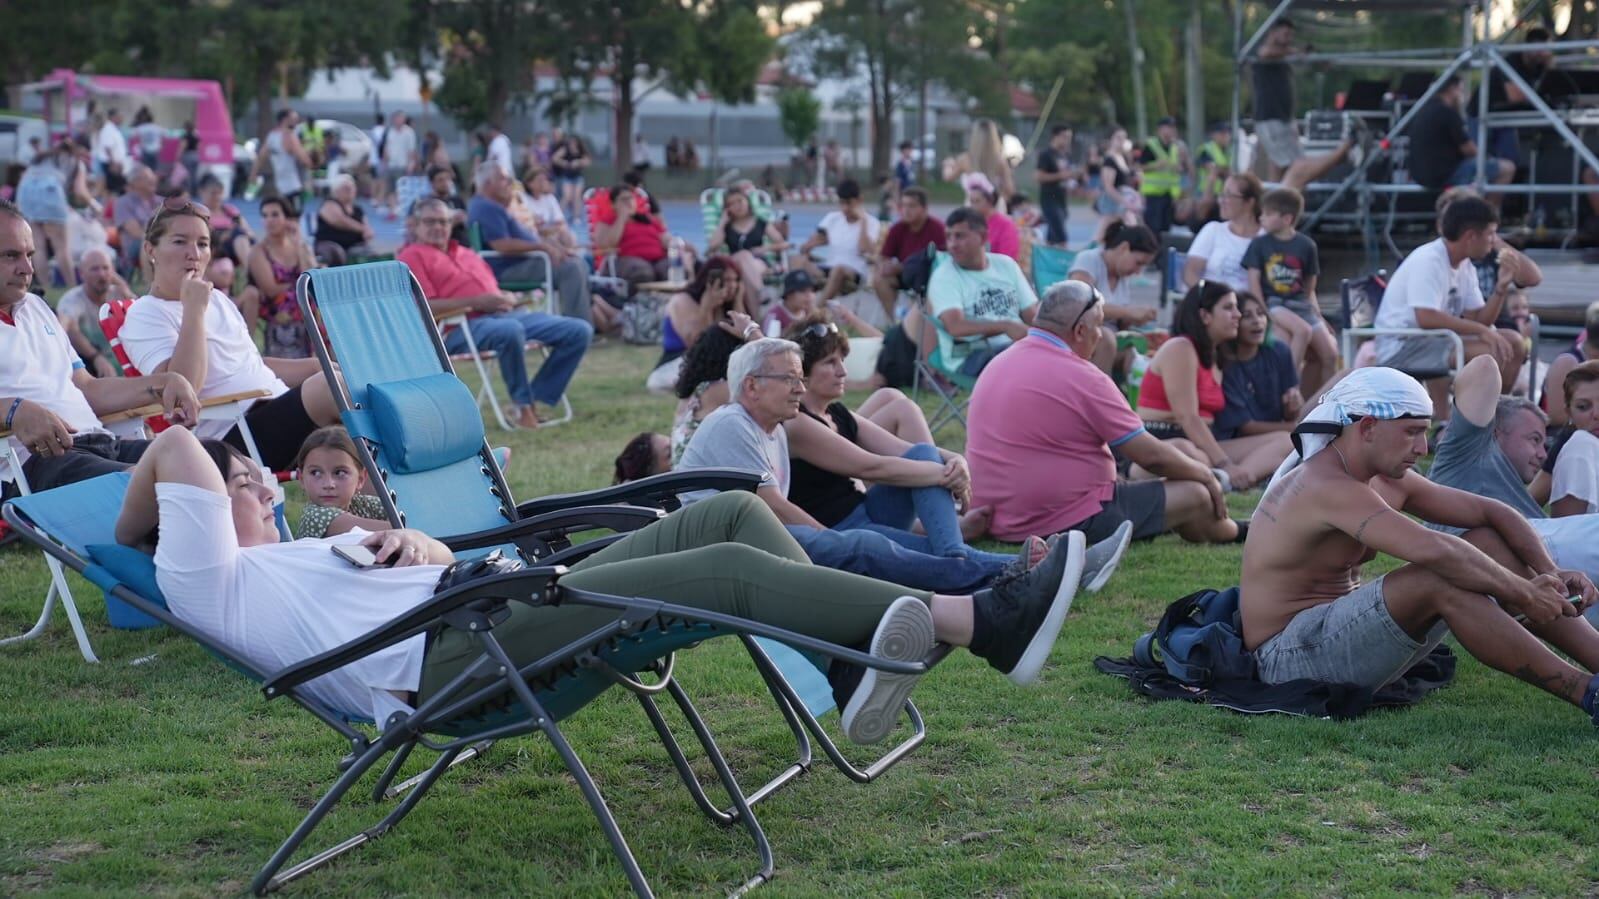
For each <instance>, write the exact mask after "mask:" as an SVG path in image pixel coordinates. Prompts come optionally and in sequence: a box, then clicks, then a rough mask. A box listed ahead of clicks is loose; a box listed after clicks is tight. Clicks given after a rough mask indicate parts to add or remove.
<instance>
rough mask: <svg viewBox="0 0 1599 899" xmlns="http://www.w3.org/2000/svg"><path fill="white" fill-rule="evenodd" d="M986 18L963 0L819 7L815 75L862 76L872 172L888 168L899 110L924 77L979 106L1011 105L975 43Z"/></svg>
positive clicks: (846, 0) (809, 41)
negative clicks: (869, 127)
mask: <svg viewBox="0 0 1599 899" xmlns="http://www.w3.org/2000/svg"><path fill="white" fill-rule="evenodd" d="M984 21H985V20H984V17H983V13H982V11H981V10H980V9H979V8H977V7H975V6H974V5H972V4H967V3H963V2H960V0H825V2H823V3H822V4H821V10H820V11H819V12H818V13H817V16H816V19H815V22H814V23H813V27H812V29H811V31H810V33H809V34H807V35H805V40H804V44H805V49H806V50H807V51H808V52H809V55H810V58H811V60H812V62H813V65H814V67H815V68H816V70H817V73H818V74H822V75H833V76H837V77H841V78H848V79H854V78H858V77H860V75H861V73H863V72H864V73H865V77H866V89H867V93H868V95H869V103H868V108H869V110H870V113H871V124H872V171H873V172H874V173H877V174H883V173H886V172H887V171H888V166H889V161H890V157H891V155H892V152H893V144H894V134H893V126H892V123H893V120H894V114H895V112H896V111H897V110H898V109H899V108H900V107H901V106H902V105H903V104H904V103H905V101H906V100H907V99H908V98H909V97H910V96H911V94H912V93H913V92H914V91H916V90H917V89H918V88H919V86H920V85H921V83H922V82H923V81H927V82H930V83H937V84H941V85H943V86H945V87H946V88H949V89H950V90H952V91H954V92H956V93H957V94H960V95H964V96H967V97H968V98H971V99H972V100H973V101H974V102H975V103H976V104H978V105H981V106H986V107H989V108H992V107H994V106H1000V107H1004V106H1008V103H1006V102H1005V100H1006V99H1008V97H1007V96H1006V94H1005V92H1004V89H1003V87H1002V86H1001V85H1000V84H999V81H998V74H999V72H998V69H997V68H996V67H995V65H994V61H993V60H992V59H991V58H990V57H989V56H987V55H986V54H985V53H984V52H982V51H980V50H977V49H974V48H973V46H972V40H973V39H974V38H975V37H977V36H978V33H979V30H980V29H981V26H982V24H983V22H984ZM1000 98H1005V99H1000ZM1003 111H1004V112H1005V113H1007V114H1008V112H1009V110H1008V109H1003Z"/></svg>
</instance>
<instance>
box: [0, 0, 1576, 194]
mask: <svg viewBox="0 0 1599 899" xmlns="http://www.w3.org/2000/svg"><path fill="white" fill-rule="evenodd" d="M1239 2H1241V0H821V2H820V3H819V4H810V5H806V6H805V7H804V8H805V9H808V10H811V11H813V12H814V17H813V18H811V19H810V21H808V22H803V23H795V22H794V21H793V19H792V17H789V18H787V19H785V12H786V11H788V10H789V9H790V8H791V7H795V6H797V4H794V3H787V2H781V0H780V2H761V0H693V2H687V3H685V2H683V0H599V2H596V0H360V2H337V0H334V2H329V0H119V2H117V3H115V4H106V3H103V2H99V0H52V2H51V3H22V4H12V5H11V8H9V9H8V11H7V13H6V15H5V17H4V19H3V20H0V80H3V81H4V82H5V83H6V84H7V85H12V86H14V85H17V84H20V83H25V82H27V81H29V80H31V79H34V78H37V77H39V76H41V75H43V74H45V73H47V72H48V71H50V70H51V69H54V68H58V67H67V68H77V69H80V70H91V71H99V72H104V73H107V74H138V75H167V76H173V77H196V78H214V79H217V80H219V81H221V82H223V83H224V84H225V85H226V86H227V87H228V89H229V96H230V100H231V102H232V103H233V105H234V109H235V113H236V114H237V113H240V112H242V111H243V110H244V109H246V108H248V107H250V106H252V105H253V106H254V108H255V110H256V116H257V129H258V131H259V133H265V131H266V130H267V129H268V128H269V127H270V121H271V115H272V109H273V107H274V103H275V101H276V99H277V98H278V97H280V96H289V97H294V96H299V95H300V94H301V93H303V91H304V89H305V84H306V80H307V79H308V78H309V77H310V75H311V73H313V72H315V71H317V70H319V69H324V68H340V67H350V66H371V67H373V68H375V69H376V70H378V71H379V72H380V73H386V72H387V70H388V69H389V68H390V67H391V66H394V65H409V66H413V67H415V68H416V69H417V70H418V71H422V72H436V73H441V75H442V77H440V76H439V75H435V76H434V79H435V81H436V83H432V84H428V85H427V87H428V89H429V90H430V92H431V94H432V97H433V102H435V103H436V104H437V105H438V107H439V108H440V110H441V111H443V112H444V113H445V114H447V115H449V116H451V117H452V118H454V119H455V120H456V121H457V122H458V123H459V124H461V125H462V126H464V127H468V128H471V127H476V126H478V125H483V124H496V125H499V124H502V123H504V122H506V121H507V120H508V119H509V118H510V117H512V116H515V115H518V114H520V113H521V112H523V111H524V110H526V109H528V108H530V107H531V106H534V105H538V106H540V107H542V108H544V109H546V110H547V112H548V114H550V115H551V116H552V117H553V118H555V119H557V120H560V119H562V118H563V117H571V116H574V115H575V113H576V111H577V110H578V109H579V107H580V106H581V105H582V104H583V103H585V102H588V101H589V100H590V99H591V98H592V96H593V94H594V87H595V84H596V81H597V80H598V79H600V78H602V77H609V76H610V74H611V73H613V72H630V73H631V74H632V76H633V77H632V78H617V79H615V82H614V83H615V87H614V90H613V91H612V93H611V97H610V103H611V106H612V109H613V112H614V115H615V124H616V132H615V133H616V134H617V135H618V136H619V138H618V140H617V141H616V142H615V148H614V149H615V153H616V155H617V161H618V164H619V165H620V166H626V165H628V164H630V162H631V160H630V159H629V156H630V154H631V149H632V147H631V142H630V141H629V140H628V139H627V137H626V136H627V135H630V134H631V133H632V123H633V117H634V112H635V109H636V107H637V104H638V102H639V101H640V100H641V99H642V96H641V95H639V93H636V92H643V93H647V92H649V91H652V90H655V89H668V90H672V91H674V92H680V93H698V94H701V95H705V96H709V97H714V98H715V99H717V100H720V101H723V102H726V103H735V104H736V103H746V102H750V101H752V100H753V99H754V97H755V85H756V78H757V75H758V74H759V73H760V72H761V70H762V67H763V66H765V65H766V64H767V63H769V62H771V61H773V60H774V59H778V60H781V61H782V68H783V72H784V73H785V78H786V79H787V83H786V85H785V86H784V91H783V92H784V93H785V94H786V95H788V97H787V100H786V102H785V103H784V104H783V105H784V107H785V116H784V118H785V123H789V122H791V121H794V120H796V119H795V116H794V113H795V112H796V111H797V112H798V113H799V115H798V118H797V121H798V122H800V124H801V125H803V124H804V123H805V122H806V121H813V120H814V118H815V116H814V112H815V111H814V110H811V109H809V107H810V106H811V105H812V104H814V100H813V101H812V104H807V103H806V102H805V94H806V87H807V85H808V84H809V83H812V82H813V81H814V79H816V78H822V77H829V76H841V75H842V76H850V77H853V78H855V79H857V80H858V81H859V83H860V85H861V88H862V93H864V96H859V97H855V98H852V100H853V101H854V102H859V103H860V105H861V106H862V107H864V108H865V109H866V110H867V112H868V118H869V122H870V125H871V134H872V168H873V170H874V171H878V172H882V171H886V170H887V169H888V167H889V166H890V165H891V163H892V159H893V145H894V143H895V142H896V141H897V140H900V139H903V138H906V137H910V135H900V134H895V133H894V132H893V129H892V127H891V126H890V125H888V124H886V123H892V122H894V121H895V120H896V118H897V116H898V114H899V113H900V112H901V111H902V110H906V109H913V108H916V107H918V106H920V105H921V104H922V102H923V100H922V98H924V97H925V96H926V91H927V89H928V88H929V86H933V87H941V88H943V89H945V90H948V91H950V92H952V93H954V94H955V95H956V96H957V97H959V98H960V99H961V100H962V101H963V102H965V103H966V104H967V106H968V108H969V109H970V110H971V111H972V112H973V113H975V114H979V115H987V116H990V117H993V118H996V119H998V120H1000V121H1002V122H1005V123H1007V124H1009V122H1008V120H1009V119H1010V117H1011V115H1012V110H1011V106H1012V95H1011V89H1012V88H1013V87H1016V88H1022V89H1025V90H1028V91H1030V92H1032V93H1033V94H1034V96H1036V97H1038V98H1040V99H1042V98H1045V97H1047V96H1049V95H1050V94H1052V93H1053V94H1058V98H1057V100H1056V102H1055V104H1054V107H1053V108H1052V110H1051V111H1050V117H1051V118H1052V119H1054V120H1057V121H1071V122H1073V123H1075V124H1077V125H1079V126H1080V127H1084V126H1088V127H1091V126H1094V125H1096V124H1097V125H1105V124H1108V123H1111V122H1119V123H1122V124H1127V125H1131V124H1133V123H1134V122H1135V121H1136V120H1137V119H1138V118H1139V116H1138V112H1139V110H1138V109H1137V108H1136V107H1135V101H1134V97H1135V96H1137V95H1138V93H1139V91H1140V90H1141V91H1142V94H1143V96H1144V98H1145V99H1144V107H1145V108H1144V110H1143V112H1144V114H1145V117H1146V118H1148V119H1151V120H1152V119H1153V118H1158V117H1160V116H1163V115H1177V116H1181V115H1182V114H1183V112H1184V111H1185V109H1188V108H1191V107H1189V105H1188V102H1187V101H1188V97H1187V92H1188V90H1189V89H1190V85H1189V84H1188V82H1187V80H1186V79H1185V78H1184V75H1183V73H1184V71H1185V69H1184V65H1185V53H1192V52H1197V53H1198V54H1199V68H1200V71H1201V72H1202V74H1203V78H1202V84H1200V85H1197V86H1195V88H1196V89H1197V90H1198V91H1199V92H1200V95H1201V96H1200V100H1199V105H1198V108H1199V109H1202V110H1203V113H1204V115H1205V116H1206V117H1207V118H1210V119H1223V118H1226V117H1227V116H1229V115H1230V113H1231V104H1232V89H1233V78H1234V74H1235V68H1234V59H1233V53H1234V34H1233V30H1234V16H1235V14H1238V13H1241V14H1242V15H1243V17H1244V19H1245V20H1246V27H1245V38H1246V39H1247V36H1248V33H1249V31H1250V30H1251V29H1252V27H1253V24H1254V23H1258V22H1259V21H1260V20H1261V19H1262V18H1264V16H1265V15H1266V14H1267V13H1268V12H1269V11H1270V9H1271V7H1270V6H1269V5H1263V4H1260V5H1248V6H1245V7H1243V8H1242V9H1239V8H1238V7H1237V5H1236V4H1238V3H1239ZM1127 4H1133V5H1134V6H1133V7H1132V8H1128V7H1127V6H1126V5H1127ZM1562 5H1566V6H1569V5H1570V0H1563V4H1562V3H1553V4H1545V5H1544V6H1543V7H1542V9H1543V10H1545V12H1546V13H1547V15H1548V17H1549V18H1550V19H1551V20H1552V19H1553V17H1554V11H1555V9H1557V8H1560V7H1561V6H1562ZM1578 5H1579V6H1580V5H1581V4H1578ZM1583 9H1584V10H1586V9H1587V8H1586V7H1583ZM1195 14H1197V16H1198V22H1199V31H1200V32H1201V35H1202V36H1200V37H1199V39H1198V40H1197V41H1195V40H1194V37H1193V36H1191V35H1190V34H1189V33H1188V32H1186V31H1185V27H1186V26H1188V24H1189V22H1190V18H1191V16H1193V15H1195ZM1596 15H1599V14H1590V13H1584V14H1580V15H1578V14H1573V15H1571V16H1570V17H1569V20H1568V24H1567V29H1566V30H1567V32H1572V33H1570V34H1563V35H1562V36H1572V37H1576V36H1582V35H1585V34H1590V33H1591V32H1593V31H1594V30H1595V29H1599V21H1596ZM1296 18H1298V19H1299V21H1300V22H1301V31H1302V33H1306V32H1308V36H1309V37H1310V38H1311V39H1313V40H1316V39H1319V40H1321V41H1322V42H1323V43H1322V46H1318V47H1317V49H1337V48H1340V47H1342V48H1346V49H1364V48H1383V47H1410V46H1426V47H1445V46H1449V45H1451V44H1455V43H1458V40H1459V34H1460V25H1459V19H1458V14H1448V15H1441V14H1439V13H1437V12H1407V11H1403V10H1400V11H1395V12H1381V13H1372V14H1369V15H1368V16H1367V17H1366V18H1365V20H1364V21H1362V17H1361V16H1356V17H1354V20H1353V22H1352V23H1343V24H1336V25H1334V24H1331V23H1329V22H1327V21H1326V19H1325V17H1322V16H1317V15H1316V14H1314V13H1307V14H1304V15H1303V16H1296ZM1576 29H1581V30H1576ZM1185 41H1186V43H1185ZM536 64H543V65H545V66H547V67H549V68H551V69H553V70H554V71H555V72H557V73H558V77H557V78H556V79H554V85H553V86H550V85H549V84H547V83H546V84H544V85H542V86H541V84H540V81H539V79H537V78H536V76H535V65H536ZM1338 77H1339V78H1347V75H1346V74H1340V75H1339V76H1338ZM1139 79H1141V80H1142V85H1141V86H1140V87H1139V88H1138V89H1135V81H1137V80H1139ZM1301 79H1302V82H1303V87H1302V91H1308V92H1309V93H1310V94H1311V97H1310V100H1311V102H1312V103H1317V102H1320V101H1324V100H1328V99H1329V98H1328V97H1326V96H1324V95H1325V94H1327V93H1328V92H1329V91H1330V90H1333V89H1339V88H1338V87H1337V85H1338V84H1339V83H1341V82H1338V81H1336V80H1335V81H1332V82H1329V80H1328V76H1327V74H1326V73H1325V72H1324V71H1323V72H1316V71H1311V72H1307V73H1303V74H1302V75H1301ZM1329 83H1331V84H1332V85H1333V86H1332V87H1328V85H1329ZM1246 102H1247V98H1246ZM1246 108H1247V107H1246ZM807 112H809V113H810V114H807ZM812 128H813V129H814V125H813V126H812ZM790 134H791V136H792V135H793V132H790Z"/></svg>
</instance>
